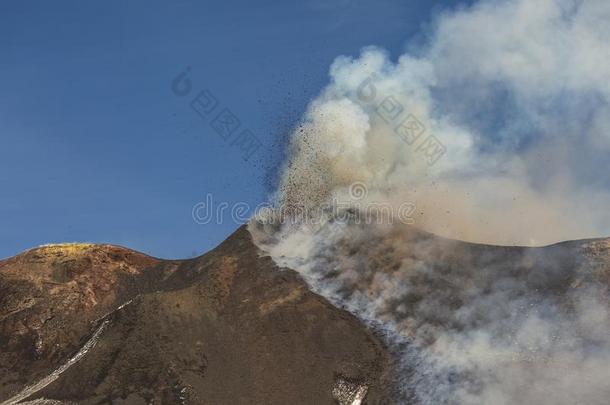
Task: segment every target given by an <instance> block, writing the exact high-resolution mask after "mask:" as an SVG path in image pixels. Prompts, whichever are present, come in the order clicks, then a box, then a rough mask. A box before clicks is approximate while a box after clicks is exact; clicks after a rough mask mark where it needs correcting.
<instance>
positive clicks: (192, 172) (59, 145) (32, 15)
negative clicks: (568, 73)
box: [0, 0, 453, 258]
mask: <svg viewBox="0 0 610 405" xmlns="http://www.w3.org/2000/svg"><path fill="white" fill-rule="evenodd" d="M452 5H453V2H451V3H450V2H447V1H445V2H433V1H431V2H421V1H411V0H402V1H394V0H381V1H380V0H375V1H373V0H370V1H369V0H344V1H341V0H336V1H259V2H256V3H254V2H248V1H237V0H229V1H223V2H195V1H175V2H160V1H146V2H144V1H105V2H81V1H55V2H46V1H30V2H18V1H11V2H2V3H0V50H1V51H2V57H1V58H0V88H1V89H2V97H1V98H0V142H1V148H0V153H1V158H0V190H1V193H2V198H1V199H0V257H7V256H12V255H14V254H16V253H18V252H20V251H22V250H24V249H27V248H29V247H32V246H37V245H40V244H43V243H54V242H72V241H91V242H98V243H113V244H119V245H125V246H128V247H131V248H133V249H137V250H140V251H143V252H146V253H149V254H152V255H154V256H159V257H167V258H181V257H189V256H191V255H193V254H201V253H202V252H205V251H206V250H208V249H210V248H212V247H213V246H214V245H216V244H217V243H219V242H220V241H222V240H223V239H224V238H225V237H226V236H227V235H229V234H230V233H231V232H232V231H233V230H234V229H235V228H236V227H237V225H236V224H235V223H234V222H232V221H231V220H230V218H226V220H225V221H223V222H222V223H221V224H215V223H211V224H207V225H201V224H197V223H195V221H193V218H192V208H193V206H194V205H195V204H197V203H198V202H200V201H204V200H205V196H206V194H208V193H209V194H212V195H213V196H214V200H215V201H216V202H222V201H224V202H227V203H229V204H233V203H236V202H245V203H248V204H250V205H251V206H255V205H256V204H258V203H260V202H262V201H264V200H265V197H266V195H267V193H268V191H269V188H270V186H272V185H273V180H272V179H273V175H274V172H273V169H272V168H273V167H277V166H278V165H279V164H280V163H281V162H282V160H283V153H282V144H283V142H285V140H286V138H287V136H288V135H289V130H290V128H291V127H292V126H293V125H295V123H296V122H297V121H298V119H299V118H300V116H301V115H302V113H303V111H304V109H305V107H306V105H307V103H308V101H309V100H311V99H312V98H313V97H315V95H316V94H317V93H318V92H319V91H320V90H321V89H322V87H323V86H324V85H325V84H326V83H327V82H328V68H329V65H330V64H331V62H332V61H333V60H334V58H335V57H337V56H338V55H354V56H355V55H357V54H358V53H359V50H360V49H361V48H362V47H363V46H366V45H379V46H382V47H384V48H386V49H388V50H389V51H390V52H391V54H393V55H398V54H400V53H401V51H403V50H404V46H405V43H406V41H407V40H408V39H409V38H413V37H414V36H417V35H418V34H419V33H421V32H422V28H423V27H425V24H427V23H428V22H429V20H430V16H431V14H434V13H436V12H438V11H439V10H441V9H443V8H446V7H449V6H452ZM186 66H190V68H191V70H190V79H191V80H192V84H193V89H194V91H199V90H203V89H209V91H210V92H211V93H212V94H214V96H215V97H216V98H217V99H218V102H219V106H220V107H223V108H229V109H230V110H231V111H232V112H233V113H234V114H235V116H237V117H238V118H239V120H240V121H241V124H242V127H243V128H248V129H250V130H251V131H252V132H253V133H254V134H256V136H257V137H258V139H260V141H261V142H262V143H263V145H264V147H265V150H266V152H265V153H262V154H260V155H258V158H253V159H251V160H250V161H248V162H245V161H244V160H243V159H242V156H241V152H240V150H239V149H238V148H236V147H235V146H231V145H230V143H229V142H225V141H224V140H223V139H222V138H221V137H219V135H218V134H217V133H215V132H214V130H213V129H212V128H211V127H210V125H209V122H206V121H204V120H202V119H201V117H199V116H198V115H197V114H195V113H194V112H193V111H192V110H191V108H190V107H189V100H188V97H186V98H180V97H177V96H176V95H174V94H173V93H172V91H171V82H172V79H173V78H174V77H175V76H176V75H177V74H179V73H180V72H181V71H182V70H183V69H184V68H185V67H186ZM220 107H219V108H220ZM261 161H262V162H263V164H259V163H257V162H261ZM270 168H271V169H270Z"/></svg>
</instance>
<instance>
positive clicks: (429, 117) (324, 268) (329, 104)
mask: <svg viewBox="0 0 610 405" xmlns="http://www.w3.org/2000/svg"><path fill="white" fill-rule="evenodd" d="M609 60H610V2H608V1H606V0H589V1H577V0H539V1H527V0H513V1H491V0H481V1H480V2H479V3H477V4H476V5H474V6H471V7H468V8H462V9H459V10H458V11H453V12H449V13H445V14H443V15H441V16H440V17H439V18H438V19H437V20H436V21H435V23H434V24H433V28H432V30H431V32H430V33H429V38H428V40H427V42H426V43H425V44H424V45H421V44H420V45H418V46H411V47H410V48H409V51H408V52H407V53H405V54H404V55H402V56H400V58H398V60H396V61H393V60H391V59H390V57H389V55H388V54H387V53H386V52H384V51H383V50H382V49H379V48H371V47H370V48H365V49H364V50H363V51H362V54H361V55H360V57H359V58H356V59H352V58H347V57H339V58H337V59H336V61H335V62H334V63H333V65H332V66H331V70H330V75H331V83H330V84H329V85H328V86H327V87H326V88H325V89H324V90H323V92H322V93H321V94H320V96H319V97H318V98H317V99H315V100H314V101H313V102H312V103H311V105H310V107H309V109H308V111H307V113H306V116H305V117H304V119H303V121H302V123H301V125H300V126H299V127H298V128H297V129H296V130H295V132H294V134H293V137H292V150H291V155H290V159H289V160H288V162H287V163H286V166H285V170H284V173H283V177H282V181H281V184H280V185H279V187H278V193H277V196H276V198H277V203H278V204H279V205H280V206H281V207H282V210H285V211H287V212H295V211H296V210H298V209H304V210H305V211H307V212H310V213H311V212H316V215H319V214H320V212H326V211H325V210H324V209H323V210H320V207H328V206H329V205H332V204H333V202H336V201H337V200H339V201H346V200H347V201H350V200H351V201H353V200H358V201H357V202H358V204H359V207H361V206H362V204H380V203H381V204H386V205H388V206H391V207H393V208H394V211H393V212H394V213H396V212H398V207H400V206H401V205H402V204H404V203H405V202H409V203H412V204H414V206H415V207H416V210H415V211H414V212H413V219H414V222H415V227H411V226H405V225H403V224H399V223H398V222H397V221H386V222H384V223H381V224H380V223H375V224H372V223H362V222H361V221H355V220H353V217H352V216H351V215H352V214H353V210H346V211H347V215H343V216H342V217H341V218H340V219H341V220H338V218H337V217H336V215H335V214H332V215H330V216H329V215H326V216H324V218H323V219H322V220H319V221H314V222H311V221H305V222H302V223H299V222H298V221H297V223H290V224H285V223H283V224H278V223H275V224H270V220H272V219H273V217H274V214H273V213H266V214H267V215H266V216H264V217H259V218H257V219H255V220H253V221H252V222H251V224H250V230H251V232H252V234H253V237H254V239H255V241H256V242H257V244H258V245H259V246H260V247H261V248H262V249H263V250H265V251H266V252H268V253H269V254H270V255H271V256H272V257H273V258H274V260H276V262H278V263H279V264H281V265H283V266H287V267H291V268H293V269H295V270H297V271H299V272H300V273H301V274H302V275H303V276H304V278H305V279H306V280H307V281H308V282H309V284H310V285H311V286H312V288H313V289H314V290H315V291H317V292H319V293H320V294H322V295H324V296H326V297H327V298H329V299H330V300H331V301H333V302H334V303H335V304H337V305H339V306H343V307H345V308H346V309H348V310H350V311H351V312H353V313H355V314H356V315H358V316H359V317H360V318H361V319H363V320H365V321H366V322H368V323H369V324H371V325H373V326H374V327H376V328H377V329H378V330H383V331H384V332H385V333H386V336H387V341H388V343H389V344H390V345H391V346H392V348H393V350H394V351H395V352H396V355H397V364H396V367H397V369H398V370H399V372H397V381H395V386H396V389H397V393H396V395H397V398H400V399H401V400H403V401H411V402H413V403H422V404H439V403H449V404H452V403H456V404H522V403H532V404H533V403H535V404H539V403H553V404H575V403H582V404H605V403H607V398H609V397H610V384H608V381H610V309H609V306H608V285H609V283H610V275H609V270H608V264H609V263H610V255H609V254H608V253H607V252H608V251H609V250H610V246H609V245H608V244H607V243H605V242H602V241H590V242H578V243H576V242H575V243H567V244H561V245H556V246H552V247H547V248H533V247H532V248H517V247H510V246H503V247H499V246H495V247H494V246H488V245H478V244H470V243H465V242H457V241H453V240H451V239H445V238H444V237H448V238H452V239H460V240H465V241H470V242H479V243H486V244H495V245H530V246H533V245H543V244H548V243H552V242H556V241H560V240H567V239H578V238H584V237H592V236H604V235H607V234H610V214H609V212H608V209H607V207H608V206H610V205H609V203H610V192H609V187H610V183H608V176H607V175H606V173H605V170H604V169H605V168H606V167H608V163H610V154H609V153H608V152H609V151H610V104H609V103H610V65H608V61H609ZM355 183H357V184H360V183H362V184H365V185H366V187H367V192H366V193H364V194H361V195H358V196H354V193H353V190H352V189H351V188H350V187H351V186H352V185H353V184H355ZM355 197H357V198H355ZM309 219H310V218H309ZM428 232H431V233H428ZM433 234H435V235H440V236H434V235H433Z"/></svg>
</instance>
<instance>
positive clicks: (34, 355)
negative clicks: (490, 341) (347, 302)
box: [0, 227, 389, 404]
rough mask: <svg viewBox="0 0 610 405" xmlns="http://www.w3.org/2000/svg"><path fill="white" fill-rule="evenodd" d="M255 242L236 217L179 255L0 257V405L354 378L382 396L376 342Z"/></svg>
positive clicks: (292, 386)
mask: <svg viewBox="0 0 610 405" xmlns="http://www.w3.org/2000/svg"><path fill="white" fill-rule="evenodd" d="M259 253H260V252H259V251H258V249H257V248H256V247H255V246H254V245H253V244H252V241H251V238H250V234H249V233H248V232H247V230H246V229H245V228H243V227H242V228H240V229H239V230H238V231H237V232H236V233H235V234H233V235H232V236H231V237H230V238H228V239H227V240H226V241H225V242H223V244H221V245H220V246H219V247H218V248H216V249H214V250H213V251H211V252H210V253H208V254H206V255H204V256H201V257H198V258H195V259H191V260H184V261H163V260H158V259H154V258H150V257H147V256H145V255H142V254H139V253H136V252H133V251H130V250H127V249H124V248H119V247H115V246H108V245H54V246H49V247H42V248H38V249H33V250H30V251H28V252H25V253H23V254H21V255H19V256H16V257H14V258H11V259H8V260H4V261H2V262H0V343H1V346H0V403H2V401H7V400H9V399H10V398H13V399H19V400H27V401H32V400H36V399H37V398H47V399H50V400H58V401H63V402H78V403H85V404H98V403H117V404H118V403H133V404H139V403H141V404H146V403H156V404H159V403H164V404H174V403H185V404H241V403H243V404H253V403H257V404H325V403H328V404H332V403H337V400H338V399H341V398H342V402H344V403H345V401H346V400H349V398H353V396H354V395H353V394H350V393H349V392H343V393H340V392H338V391H340V390H341V389H339V390H338V388H337V387H339V388H341V387H343V390H344V391H349V390H350V388H356V387H357V385H358V384H361V385H365V384H366V386H367V387H368V391H367V394H366V401H367V403H383V402H385V401H384V390H383V387H384V386H385V383H384V378H386V376H387V373H388V364H389V358H388V355H387V353H386V351H385V349H384V347H383V345H382V344H381V343H380V341H379V340H378V339H377V338H376V337H375V336H374V335H373V334H372V333H371V332H369V331H368V330H367V329H366V328H364V327H363V325H362V324H361V323H360V322H359V321H358V320H357V319H356V318H355V317H353V316H352V315H350V314H348V313H346V312H345V311H343V310H340V309H337V308H335V307H333V306H332V305H330V304H329V303H328V302H327V301H326V300H325V299H323V298H321V297H319V296H318V295H315V294H313V293H312V292H310V291H309V290H308V289H307V287H306V285H305V284H304V282H303V281H302V280H301V279H300V277H299V276H298V275H297V274H296V273H295V272H293V271H291V270H288V269H278V268H277V266H275V264H274V263H273V262H272V260H271V259H270V258H268V257H260V255H259ZM125 304H126V305H125ZM118 308H119V309H118ZM93 343H95V344H93ZM87 344H88V345H89V346H86V347H87V348H88V349H89V350H88V351H87V352H86V353H79V349H81V348H83V346H85V345H87ZM81 352H82V351H81ZM76 353H79V354H78V355H77V357H78V359H77V360H78V361H74V362H73V364H71V365H70V366H69V367H67V368H65V370H64V369H60V371H61V373H56V374H57V375H56V376H55V377H54V378H53V379H50V380H49V379H47V380H45V377H46V376H48V375H49V374H50V373H51V372H52V371H53V370H57V368H58V367H61V366H62V364H65V363H66V362H67V361H68V359H70V357H71V356H74V355H75V354H76ZM81 354H82V357H79V356H81ZM41 380H42V381H43V383H44V384H39V386H36V387H33V388H32V387H31V385H32V384H35V383H37V382H39V381H41ZM338 384H339V385H338ZM351 384H353V385H351ZM26 386H30V390H29V391H26V394H24V395H22V396H21V397H19V398H15V397H14V396H15V395H16V394H18V393H19V392H22V390H23V389H24V388H25V387H26ZM43 386H44V387H43ZM346 387H347V388H346ZM26 396H27V397H26ZM346 398H347V399H346Z"/></svg>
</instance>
